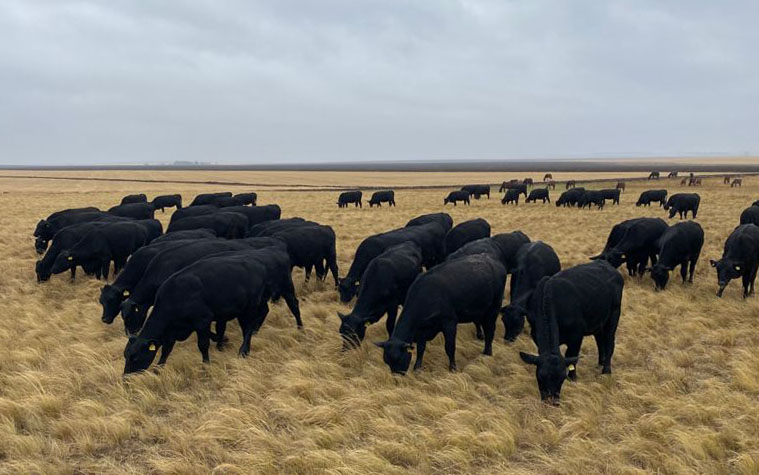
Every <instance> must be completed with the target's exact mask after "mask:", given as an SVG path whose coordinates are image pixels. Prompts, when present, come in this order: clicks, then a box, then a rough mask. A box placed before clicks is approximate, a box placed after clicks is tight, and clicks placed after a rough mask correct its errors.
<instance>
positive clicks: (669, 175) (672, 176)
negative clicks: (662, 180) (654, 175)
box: [667, 172, 677, 178]
mask: <svg viewBox="0 0 759 475" xmlns="http://www.w3.org/2000/svg"><path fill="white" fill-rule="evenodd" d="M667 178H677V172H669V174H668V175H667Z"/></svg>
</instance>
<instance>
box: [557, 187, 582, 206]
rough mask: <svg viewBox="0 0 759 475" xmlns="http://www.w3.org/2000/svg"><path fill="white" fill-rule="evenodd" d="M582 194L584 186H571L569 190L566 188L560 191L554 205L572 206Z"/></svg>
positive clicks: (578, 200)
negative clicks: (562, 191)
mask: <svg viewBox="0 0 759 475" xmlns="http://www.w3.org/2000/svg"><path fill="white" fill-rule="evenodd" d="M584 195H585V188H572V189H571V190H567V191H565V192H564V193H562V194H561V196H559V199H558V200H556V206H557V207H559V206H564V207H567V206H569V207H573V206H575V205H578V204H579V203H580V201H581V200H582V197H583V196H584Z"/></svg>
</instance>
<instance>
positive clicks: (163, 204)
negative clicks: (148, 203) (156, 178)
mask: <svg viewBox="0 0 759 475" xmlns="http://www.w3.org/2000/svg"><path fill="white" fill-rule="evenodd" d="M172 207H175V208H176V209H182V195H180V194H176V195H161V196H156V197H155V198H153V208H154V209H160V210H161V213H165V210H164V208H172Z"/></svg>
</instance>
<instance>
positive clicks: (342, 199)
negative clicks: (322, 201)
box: [337, 190, 363, 208]
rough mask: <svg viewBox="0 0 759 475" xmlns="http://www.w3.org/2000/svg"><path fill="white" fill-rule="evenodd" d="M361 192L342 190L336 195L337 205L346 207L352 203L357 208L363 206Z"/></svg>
mask: <svg viewBox="0 0 759 475" xmlns="http://www.w3.org/2000/svg"><path fill="white" fill-rule="evenodd" d="M362 196H363V193H361V192H360V191H359V190H354V191H343V192H342V193H340V196H338V197H337V207H338V208H347V207H348V205H349V204H351V203H353V204H354V205H355V206H356V207H357V208H363V206H362V204H361V197H362Z"/></svg>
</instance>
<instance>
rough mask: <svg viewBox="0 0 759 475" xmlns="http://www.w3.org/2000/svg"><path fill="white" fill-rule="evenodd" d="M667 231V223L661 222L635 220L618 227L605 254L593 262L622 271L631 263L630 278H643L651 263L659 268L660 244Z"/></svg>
mask: <svg viewBox="0 0 759 475" xmlns="http://www.w3.org/2000/svg"><path fill="white" fill-rule="evenodd" d="M666 230H667V223H666V222H665V221H664V220H663V219H661V218H634V219H630V220H627V221H622V222H621V223H619V224H617V225H615V226H614V227H613V228H612V229H611V232H610V233H609V237H608V239H607V240H606V245H605V246H604V249H603V251H601V253H600V254H599V255H597V256H593V257H591V258H590V259H592V260H596V259H601V260H605V261H608V262H609V263H610V264H611V265H612V266H614V267H619V266H620V265H622V262H626V263H627V272H628V274H629V275H630V276H635V275H639V276H641V277H642V276H643V272H644V271H645V269H646V265H647V264H648V260H649V259H651V263H652V264H653V265H655V264H656V259H657V253H658V251H659V248H658V246H657V244H656V242H657V240H658V239H659V238H660V237H661V236H662V235H663V234H664V231H666Z"/></svg>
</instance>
